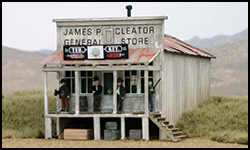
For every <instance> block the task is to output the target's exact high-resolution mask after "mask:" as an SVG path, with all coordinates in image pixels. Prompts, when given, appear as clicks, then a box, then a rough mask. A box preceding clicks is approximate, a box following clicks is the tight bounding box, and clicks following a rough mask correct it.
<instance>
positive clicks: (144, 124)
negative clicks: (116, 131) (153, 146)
mask: <svg viewBox="0 0 250 150" xmlns="http://www.w3.org/2000/svg"><path fill="white" fill-rule="evenodd" d="M142 138H143V139H144V140H146V141H148V140H149V120H148V115H143V116H142Z"/></svg>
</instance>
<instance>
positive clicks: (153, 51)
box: [41, 48, 160, 71]
mask: <svg viewBox="0 0 250 150" xmlns="http://www.w3.org/2000/svg"><path fill="white" fill-rule="evenodd" d="M159 53H160V49H159V48H137V49H129V57H128V59H102V60H88V59H86V60H64V54H63V51H62V50H57V51H55V52H54V53H52V54H51V55H50V56H48V57H47V58H46V59H45V60H43V61H42V62H41V65H42V70H43V71H44V70H49V68H54V69H56V68H57V69H56V70H61V69H62V68H67V67H68V66H75V69H77V68H79V67H80V66H82V67H85V68H88V69H91V70H94V69H97V68H96V66H101V67H102V69H105V66H108V67H109V68H110V67H112V66H117V67H116V70H119V69H122V66H123V67H124V66H125V67H126V68H128V69H129V67H132V66H135V67H139V68H140V67H141V68H145V67H148V64H149V63H151V62H152V61H153V60H154V59H155V58H156V57H157V56H158V54H159ZM138 65H139V66H138ZM108 67H106V69H108ZM71 68H72V67H71ZM132 68H133V67H132ZM156 68H157V67H156ZM99 69H100V68H99ZM113 69H115V68H113ZM158 70H159V68H158Z"/></svg>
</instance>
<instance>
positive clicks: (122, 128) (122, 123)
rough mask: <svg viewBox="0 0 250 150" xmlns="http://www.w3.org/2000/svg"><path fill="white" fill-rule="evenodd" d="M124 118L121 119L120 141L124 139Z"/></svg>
mask: <svg viewBox="0 0 250 150" xmlns="http://www.w3.org/2000/svg"><path fill="white" fill-rule="evenodd" d="M125 136H126V135H125V118H124V117H121V139H122V140H124V139H125Z"/></svg>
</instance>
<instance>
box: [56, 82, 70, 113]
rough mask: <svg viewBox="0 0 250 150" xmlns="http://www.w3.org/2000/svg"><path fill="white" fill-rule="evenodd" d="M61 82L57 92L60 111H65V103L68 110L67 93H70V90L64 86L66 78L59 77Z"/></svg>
mask: <svg viewBox="0 0 250 150" xmlns="http://www.w3.org/2000/svg"><path fill="white" fill-rule="evenodd" d="M60 83H61V87H60V89H59V91H58V94H60V95H59V97H60V99H61V102H62V109H61V111H65V105H66V108H67V109H66V111H69V94H70V90H69V88H68V87H67V86H66V80H65V79H61V80H60Z"/></svg>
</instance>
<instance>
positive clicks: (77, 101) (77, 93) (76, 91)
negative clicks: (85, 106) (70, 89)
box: [75, 71, 80, 115]
mask: <svg viewBox="0 0 250 150" xmlns="http://www.w3.org/2000/svg"><path fill="white" fill-rule="evenodd" d="M79 79H80V71H75V114H76V115H78V114H79V96H80V85H79Z"/></svg>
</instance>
